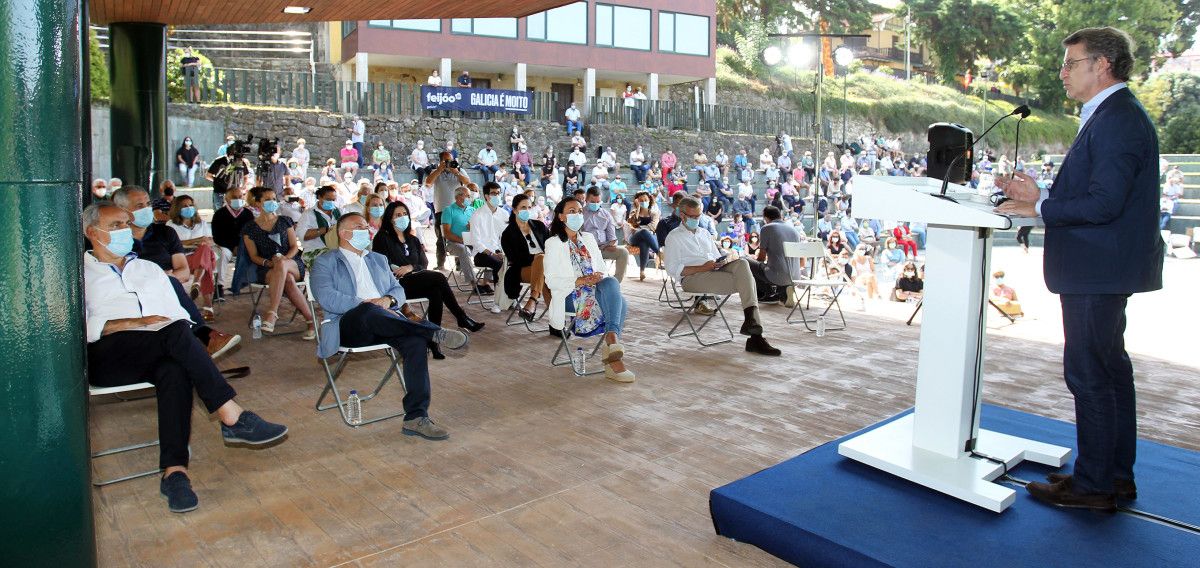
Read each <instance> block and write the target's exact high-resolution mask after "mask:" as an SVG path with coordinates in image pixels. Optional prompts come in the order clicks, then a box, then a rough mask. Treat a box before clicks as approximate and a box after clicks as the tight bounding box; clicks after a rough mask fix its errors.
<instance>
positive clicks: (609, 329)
mask: <svg viewBox="0 0 1200 568" xmlns="http://www.w3.org/2000/svg"><path fill="white" fill-rule="evenodd" d="M596 303H597V304H599V305H600V313H601V314H602V315H603V316H604V333H615V334H617V337H620V336H621V330H623V329H625V314H626V313H627V312H628V311H629V307H628V306H627V305H626V304H625V297H624V296H622V295H621V283H620V282H617V279H616V278H613V277H612V276H605V277H604V279H603V280H601V281H600V283H599V284H597V285H596ZM567 311H569V312H573V311H575V303H574V302H573V301H572V296H567Z"/></svg>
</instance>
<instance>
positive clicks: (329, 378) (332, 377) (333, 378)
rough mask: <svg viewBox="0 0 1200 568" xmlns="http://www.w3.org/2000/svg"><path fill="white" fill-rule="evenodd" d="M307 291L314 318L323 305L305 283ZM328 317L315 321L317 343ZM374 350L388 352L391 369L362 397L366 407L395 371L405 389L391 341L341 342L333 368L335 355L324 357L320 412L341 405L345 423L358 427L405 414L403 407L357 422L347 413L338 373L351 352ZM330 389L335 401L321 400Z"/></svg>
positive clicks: (402, 371) (319, 400)
mask: <svg viewBox="0 0 1200 568" xmlns="http://www.w3.org/2000/svg"><path fill="white" fill-rule="evenodd" d="M305 295H306V296H307V297H308V306H309V309H310V310H311V311H312V313H313V317H314V318H315V317H316V313H317V308H319V307H320V304H318V303H317V300H316V298H314V297H313V294H312V289H311V288H310V287H305ZM328 321H329V320H322V321H321V322H320V323H318V324H317V325H316V331H317V337H316V340H317V345H320V344H321V324H324V323H326V322H328ZM373 351H383V352H384V353H385V354H387V356H388V359H390V364H389V365H388V370H387V372H386V373H384V375H383V378H381V379H380V380H379V384H378V385H376V386H375V390H374V391H372V392H371V394H368V395H366V396H363V397H360V400H361V401H362V402H363V405H364V407H365V406H366V402H367V401H368V400H371V399H373V398H375V396H376V395H378V394H379V392H380V391H382V390H383V386H384V385H386V384H387V382H388V380H390V379H391V378H392V375H393V374H394V375H396V377H397V379H398V382H399V383H400V389H401V390H405V389H404V370H403V369H402V368H401V366H400V359H399V357H397V356H396V351H395V350H394V349H392V347H391V346H390V345H387V344H383V343H380V344H376V345H368V346H365V347H342V346H339V347H338V351H337V355H335V357H337V362H336V363H335V365H334V367H333V368H330V366H329V359H332V358H333V357H330V358H328V359H321V367H322V368H323V369H324V370H325V381H326V382H325V388H324V389H323V390H322V391H321V396H320V397H318V398H317V404H316V405H315V406H316V409H317V411H318V412H321V411H325V410H330V409H333V408H336V409H338V412H339V413H340V414H341V415H342V422H344V423H346V425H347V426H349V427H351V428H358V427H359V426H366V425H367V424H373V423H375V422H381V421H383V420H388V419H390V418H396V417H397V416H404V410H400V411H399V412H393V413H391V414H387V415H384V416H377V417H375V418H371V419H364V420H362V421H361V422H359V423H358V424H353V423H351V422H350V417H349V416H347V415H346V406H345V403H344V401H343V400H342V395H341V393H339V392H338V389H337V379H338V377H340V376H341V374H342V371H343V370H344V369H345V368H346V361H347V358H348V357H349V356H350V355H353V354H355V353H370V352H373ZM405 392H407V391H406V390H405ZM330 393H333V402H332V403H329V404H322V403H323V402H324V401H325V397H326V396H329V394H330Z"/></svg>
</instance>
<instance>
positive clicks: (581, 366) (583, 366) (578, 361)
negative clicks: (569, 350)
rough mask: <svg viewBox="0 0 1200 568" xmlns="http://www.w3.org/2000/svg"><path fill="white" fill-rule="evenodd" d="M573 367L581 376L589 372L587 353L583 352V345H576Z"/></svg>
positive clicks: (572, 359)
mask: <svg viewBox="0 0 1200 568" xmlns="http://www.w3.org/2000/svg"><path fill="white" fill-rule="evenodd" d="M571 368H572V369H574V370H575V374H576V375H579V376H581V377H582V376H583V375H584V373H585V372H587V355H585V354H584V353H583V348H582V347H576V348H575V353H573V354H572V355H571Z"/></svg>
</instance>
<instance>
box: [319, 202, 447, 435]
mask: <svg viewBox="0 0 1200 568" xmlns="http://www.w3.org/2000/svg"><path fill="white" fill-rule="evenodd" d="M337 232H338V239H339V241H340V242H341V246H340V247H339V248H338V249H337V250H332V251H328V252H325V253H323V254H321V255H320V256H318V257H317V259H316V261H314V262H313V268H312V275H311V285H312V287H313V289H312V291H313V297H314V298H316V300H317V302H318V303H320V305H321V309H322V310H324V312H325V320H324V321H322V322H321V334H320V335H321V340H320V342H319V343H318V344H317V356H318V357H321V358H322V359H325V358H329V357H332V356H333V355H335V354H337V351H338V348H339V347H341V346H344V347H366V346H369V345H379V344H381V343H386V344H388V345H390V346H391V347H392V349H395V350H396V352H397V353H398V354H399V355H400V357H401V359H403V361H404V388H405V390H406V391H407V393H406V394H405V395H404V413H405V414H404V429H403V432H404V434H406V435H409V436H421V437H423V438H428V439H430V440H444V439H446V438H449V437H450V434H449V433H448V432H447V431H446V429H445V428H443V427H442V426H439V425H438V424H436V423H434V422H433V420H432V419H430V418H429V397H430V394H429V391H430V389H429V361H428V359H427V358H426V356H425V349H426V346H427V345H428V344H429V343H430V342H434V343H438V344H440V345H441V346H443V347H446V348H447V349H460V348H462V347H463V346H465V345H466V344H467V335H466V334H465V333H463V332H461V331H458V330H455V329H442V328H441V327H438V326H437V325H434V324H432V323H430V322H428V321H425V320H422V319H419V318H417V317H416V316H415V315H412V312H409V311H408V310H407V307H406V306H405V304H404V302H405V296H404V288H401V287H400V283H399V282H397V281H396V276H395V275H394V274H392V271H391V270H389V269H388V261H387V259H386V258H384V257H383V255H381V254H379V253H374V252H370V251H368V250H367V248H368V247H369V246H370V245H371V237H370V232H369V231H368V225H367V220H366V219H365V218H364V217H363V216H362V215H360V214H358V213H346V214H344V215H342V216H341V218H339V219H338V222H337Z"/></svg>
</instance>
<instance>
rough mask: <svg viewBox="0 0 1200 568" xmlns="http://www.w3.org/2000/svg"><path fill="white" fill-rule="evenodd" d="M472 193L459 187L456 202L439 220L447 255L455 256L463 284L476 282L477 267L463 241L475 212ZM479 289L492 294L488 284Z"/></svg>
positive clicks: (445, 210)
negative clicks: (471, 199)
mask: <svg viewBox="0 0 1200 568" xmlns="http://www.w3.org/2000/svg"><path fill="white" fill-rule="evenodd" d="M470 192H471V191H470V190H469V189H467V187H466V186H459V187H458V189H455V190H454V202H453V203H451V204H450V205H447V206H446V208H445V209H443V210H442V212H441V215H440V217H439V218H438V223H440V224H441V233H442V237H443V238H445V240H446V253H448V254H452V255H454V258H455V261H456V262H455V264H457V265H458V270H459V272H460V273H461V274H462V277H463V282H464V283H467V284H472V283H474V282H475V267H474V266H472V264H471V251H470V249H469V248H467V243H466V242H465V241H464V240H463V233H465V232H467V231H468V230H469V227H470V224H471V215H472V214H473V213H474V212H475V208H474V207H472V206H471V205H470V204H468V203H467V196H468V194H469V193H470ZM479 288H480V291H481V292H483V293H489V292H490V290H489V288H488V286H487V285H486V284H484V285H482V286H480V287H479Z"/></svg>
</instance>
